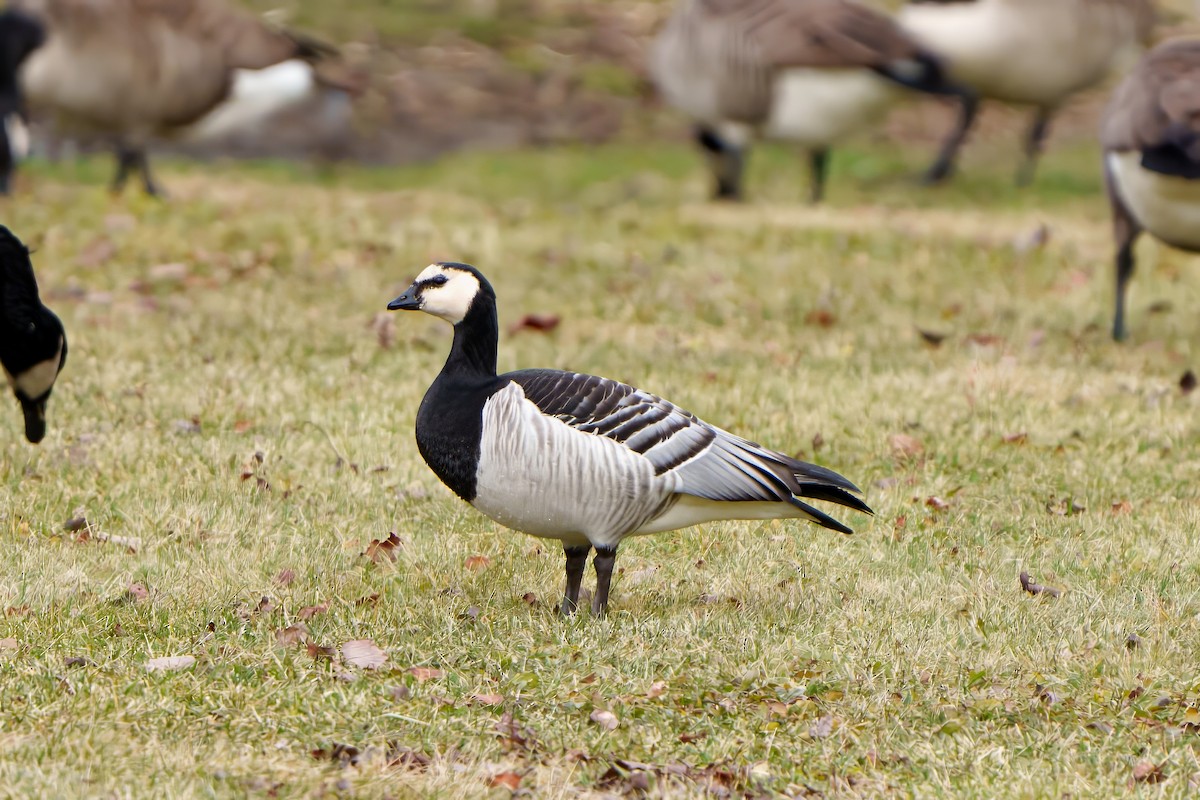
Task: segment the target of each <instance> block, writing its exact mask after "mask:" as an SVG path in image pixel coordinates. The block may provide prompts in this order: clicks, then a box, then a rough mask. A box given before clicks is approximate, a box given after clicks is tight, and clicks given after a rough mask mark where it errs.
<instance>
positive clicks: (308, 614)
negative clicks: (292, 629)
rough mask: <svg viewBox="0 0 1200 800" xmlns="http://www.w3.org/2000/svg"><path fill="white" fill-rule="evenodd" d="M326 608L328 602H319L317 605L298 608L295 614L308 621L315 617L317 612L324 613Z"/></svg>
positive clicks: (327, 607)
mask: <svg viewBox="0 0 1200 800" xmlns="http://www.w3.org/2000/svg"><path fill="white" fill-rule="evenodd" d="M328 610H329V604H328V603H321V604H320V605H318V606H305V607H304V608H302V609H300V611H299V612H297V614H296V616H298V617H299V618H300V619H302V620H305V621H308V620H310V619H312V618H313V617H315V616H316V615H317V614H324V613H325V612H326V611H328Z"/></svg>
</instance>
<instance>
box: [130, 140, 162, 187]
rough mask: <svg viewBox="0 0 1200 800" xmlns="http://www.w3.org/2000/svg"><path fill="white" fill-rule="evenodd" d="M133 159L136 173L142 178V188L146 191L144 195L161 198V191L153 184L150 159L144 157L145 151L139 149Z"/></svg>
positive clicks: (156, 184)
mask: <svg viewBox="0 0 1200 800" xmlns="http://www.w3.org/2000/svg"><path fill="white" fill-rule="evenodd" d="M134 158H135V162H134V163H136V164H137V168H138V173H139V174H140V175H141V176H142V188H143V189H145V190H146V194H148V195H150V196H151V197H162V196H163V193H162V189H160V188H159V186H158V183H156V182H155V180H154V176H153V175H151V174H150V158H149V157H148V156H147V155H146V149H145V148H144V147H139V148H138V149H137V151H136V155H135V156H134Z"/></svg>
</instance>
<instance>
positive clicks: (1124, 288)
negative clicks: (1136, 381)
mask: <svg viewBox="0 0 1200 800" xmlns="http://www.w3.org/2000/svg"><path fill="white" fill-rule="evenodd" d="M1113 231H1114V233H1115V234H1116V244H1117V262H1116V267H1117V270H1116V272H1117V297H1116V310H1115V311H1114V312H1113V328H1112V337H1113V339H1114V340H1115V341H1118V342H1120V341H1123V340H1124V339H1125V337H1126V336H1128V335H1129V331H1128V330H1127V329H1126V328H1125V295H1126V293H1127V292H1128V291H1129V279H1130V278H1132V277H1133V268H1134V261H1133V245H1134V243H1135V242H1136V241H1137V237H1138V234H1140V233H1141V229H1140V228H1138V225H1137V223H1136V222H1134V221H1133V218H1132V217H1130V215H1129V212H1128V211H1126V210H1125V207H1124V205H1123V204H1122V203H1121V202H1120V201H1117V200H1114V201H1113Z"/></svg>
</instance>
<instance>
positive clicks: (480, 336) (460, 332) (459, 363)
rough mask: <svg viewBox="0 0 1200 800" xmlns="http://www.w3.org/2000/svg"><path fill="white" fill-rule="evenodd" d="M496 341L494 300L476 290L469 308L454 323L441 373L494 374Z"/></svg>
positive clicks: (497, 332) (492, 376) (497, 334)
mask: <svg viewBox="0 0 1200 800" xmlns="http://www.w3.org/2000/svg"><path fill="white" fill-rule="evenodd" d="M499 344H500V323H499V321H498V320H497V318H496V301H495V300H494V299H493V298H491V297H488V296H487V295H485V294H483V293H480V294H479V295H476V297H475V300H474V302H472V303H471V310H470V311H468V312H467V315H466V316H465V317H463V319H462V321H461V322H459V323H458V324H457V325H455V326H454V343H453V344H452V345H450V355H449V356H448V357H447V358H446V365H445V366H443V367H442V374H443V375H464V376H473V377H480V378H494V377H496V348H497V347H498V346H499Z"/></svg>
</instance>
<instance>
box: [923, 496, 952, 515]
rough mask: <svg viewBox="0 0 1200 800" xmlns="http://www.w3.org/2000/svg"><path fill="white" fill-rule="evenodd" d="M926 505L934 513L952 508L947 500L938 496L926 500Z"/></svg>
mask: <svg viewBox="0 0 1200 800" xmlns="http://www.w3.org/2000/svg"><path fill="white" fill-rule="evenodd" d="M925 505H927V506H929V507H930V508H932V509H933V510H934V511H945V510H946V509H947V508H949V507H950V503H949V502H947V501H946V500H943V499H942V498H940V497H938V496H937V495H932V496H930V497H927V498H925Z"/></svg>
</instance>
